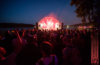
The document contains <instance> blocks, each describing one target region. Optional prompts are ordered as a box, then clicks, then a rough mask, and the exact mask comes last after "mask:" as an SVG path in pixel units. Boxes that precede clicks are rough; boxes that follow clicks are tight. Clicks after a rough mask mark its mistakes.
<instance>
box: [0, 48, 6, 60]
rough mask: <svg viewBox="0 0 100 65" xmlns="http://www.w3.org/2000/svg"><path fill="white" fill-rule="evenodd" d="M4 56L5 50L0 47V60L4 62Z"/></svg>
mask: <svg viewBox="0 0 100 65" xmlns="http://www.w3.org/2000/svg"><path fill="white" fill-rule="evenodd" d="M5 54H6V50H5V49H4V48H3V47H0V60H4V59H5V57H4V55H5Z"/></svg>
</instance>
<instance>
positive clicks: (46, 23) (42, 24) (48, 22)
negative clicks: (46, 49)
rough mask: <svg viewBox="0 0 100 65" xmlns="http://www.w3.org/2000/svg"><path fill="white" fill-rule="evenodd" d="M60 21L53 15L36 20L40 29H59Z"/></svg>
mask: <svg viewBox="0 0 100 65" xmlns="http://www.w3.org/2000/svg"><path fill="white" fill-rule="evenodd" d="M61 26H62V25H61V23H60V22H59V21H58V20H57V19H56V18H55V17H53V16H48V17H44V18H43V19H41V20H40V21H39V22H38V28H39V29H40V30H57V29H61Z"/></svg>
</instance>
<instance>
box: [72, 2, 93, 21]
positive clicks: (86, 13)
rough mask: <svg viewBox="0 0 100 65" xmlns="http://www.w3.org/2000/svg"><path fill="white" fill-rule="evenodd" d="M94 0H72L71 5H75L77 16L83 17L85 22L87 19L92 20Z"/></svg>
mask: <svg viewBox="0 0 100 65" xmlns="http://www.w3.org/2000/svg"><path fill="white" fill-rule="evenodd" d="M93 2H94V0H72V1H71V6H73V5H75V6H76V10H75V12H76V13H77V17H80V18H81V19H82V22H83V23H86V19H88V21H89V22H92V18H93V17H92V16H93V4H94V3H93Z"/></svg>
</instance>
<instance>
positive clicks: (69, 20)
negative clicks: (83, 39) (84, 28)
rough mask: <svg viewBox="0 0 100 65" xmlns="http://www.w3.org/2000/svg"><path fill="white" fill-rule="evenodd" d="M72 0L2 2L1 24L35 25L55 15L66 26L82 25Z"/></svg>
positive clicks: (11, 0) (4, 0)
mask: <svg viewBox="0 0 100 65" xmlns="http://www.w3.org/2000/svg"><path fill="white" fill-rule="evenodd" d="M70 1H71V0H0V22H7V23H25V24H35V23H36V22H38V21H39V20H40V19H42V18H43V17H45V16H48V15H49V14H51V13H53V14H54V15H55V16H56V17H57V19H58V20H59V21H61V22H63V23H64V24H66V25H67V24H68V25H71V24H77V23H81V20H80V18H77V17H76V13H75V12H74V11H75V6H70Z"/></svg>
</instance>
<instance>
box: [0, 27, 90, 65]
mask: <svg viewBox="0 0 100 65" xmlns="http://www.w3.org/2000/svg"><path fill="white" fill-rule="evenodd" d="M90 37H91V32H90V30H66V29H62V30H56V31H52V30H51V31H49V30H48V31H47V30H42V31H41V30H37V29H29V30H24V29H22V30H18V29H17V30H12V31H6V32H5V33H4V35H0V65H89V64H90V56H91V54H90V51H91V48H90V46H91V45H90V44H91V38H90Z"/></svg>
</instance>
